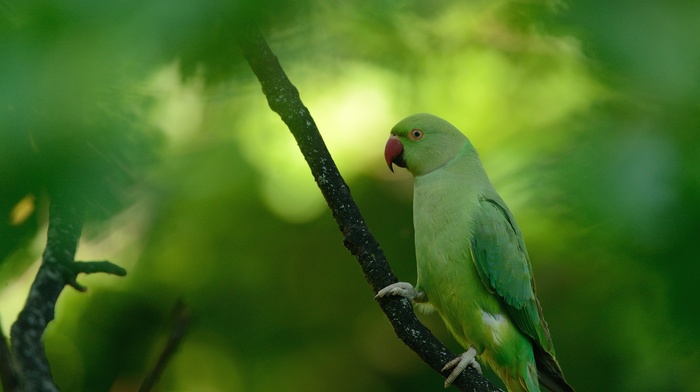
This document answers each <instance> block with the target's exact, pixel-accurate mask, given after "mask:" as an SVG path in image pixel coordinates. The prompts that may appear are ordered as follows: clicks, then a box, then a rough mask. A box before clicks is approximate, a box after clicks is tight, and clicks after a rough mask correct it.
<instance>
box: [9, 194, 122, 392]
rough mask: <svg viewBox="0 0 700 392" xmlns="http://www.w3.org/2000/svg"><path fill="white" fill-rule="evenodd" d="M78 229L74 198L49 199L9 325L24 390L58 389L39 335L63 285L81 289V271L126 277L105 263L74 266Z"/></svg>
mask: <svg viewBox="0 0 700 392" xmlns="http://www.w3.org/2000/svg"><path fill="white" fill-rule="evenodd" d="M82 228H83V211H82V208H81V206H80V203H78V202H76V198H75V197H68V196H63V197H61V196H58V195H52V198H51V207H50V210H49V228H48V233H47V241H46V249H45V250H44V255H43V258H42V262H41V267H40V268H39V272H38V273H37V275H36V277H35V278H34V282H33V283H32V287H31V289H30V291H29V297H28V298H27V302H26V303H25V305H24V309H22V311H21V312H20V314H19V316H18V317H17V321H15V323H14V324H13V325H12V329H11V339H12V354H13V359H14V364H15V370H16V373H17V377H18V379H19V383H20V386H21V389H22V390H23V391H32V392H33V391H58V388H57V387H56V385H55V384H54V382H53V379H52V377H51V369H50V367H49V362H48V360H47V359H46V353H45V352H44V345H43V343H42V336H43V334H44V330H45V329H46V326H47V325H48V323H49V322H51V320H53V318H54V311H55V307H56V301H57V300H58V296H59V295H60V294H61V291H63V287H64V286H66V285H71V286H72V287H74V288H76V289H78V290H81V291H84V290H85V288H84V287H83V286H80V285H79V284H78V283H77V281H76V278H77V275H78V273H81V272H105V273H109V274H113V275H121V276H123V275H125V274H126V271H125V270H124V269H123V268H121V267H118V266H116V265H114V264H112V263H109V262H90V263H79V262H75V261H74V259H75V251H76V249H77V247H78V240H79V239H80V234H81V232H82Z"/></svg>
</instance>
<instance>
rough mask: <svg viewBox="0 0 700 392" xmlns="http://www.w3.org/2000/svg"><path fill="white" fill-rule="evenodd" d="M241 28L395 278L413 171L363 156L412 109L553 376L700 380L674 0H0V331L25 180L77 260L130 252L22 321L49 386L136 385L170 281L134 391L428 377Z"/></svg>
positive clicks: (402, 387) (682, 9)
mask: <svg viewBox="0 0 700 392" xmlns="http://www.w3.org/2000/svg"><path fill="white" fill-rule="evenodd" d="M250 20H254V21H257V23H258V24H259V25H260V26H261V28H262V30H263V31H264V33H265V35H266V36H267V38H268V41H269V42H270V45H271V47H272V49H273V51H274V52H275V53H276V54H277V55H278V57H279V58H280V61H281V63H282V65H283V67H284V68H285V70H286V72H287V73H288V75H289V77H290V79H291V80H292V82H293V83H295V85H296V86H297V87H298V89H299V90H300V93H301V97H302V99H303V100H304V102H305V103H306V105H307V106H308V107H309V109H310V111H311V113H312V115H313V116H314V118H315V119H316V121H317V123H318V125H319V128H320V129H321V132H322V134H323V137H324V138H325V140H326V143H327V145H328V147H329V149H330V151H331V154H332V155H333V156H334V158H335V159H336V162H337V164H338V166H339V169H340V171H341V173H342V174H343V175H344V177H345V178H346V180H347V181H348V182H349V184H350V187H351V189H352V192H353V196H354V197H355V199H356V201H357V203H358V204H359V206H360V208H361V210H362V212H363V214H364V216H365V218H366V220H367V222H368V224H369V226H370V228H371V230H372V232H373V234H374V235H375V236H376V237H377V239H378V240H379V242H380V243H381V245H382V247H383V249H384V251H385V253H386V255H387V256H388V258H389V260H390V263H391V265H392V267H393V269H394V271H395V272H396V274H397V275H398V276H399V278H400V279H402V280H406V281H414V280H415V265H414V263H415V261H414V254H413V251H414V249H413V240H412V220H411V219H412V218H411V189H412V183H411V178H410V177H409V175H408V174H407V173H406V172H405V171H401V172H398V173H396V174H392V173H391V172H389V171H388V170H387V169H386V166H385V164H384V161H383V156H382V152H383V147H384V142H385V140H386V138H387V136H388V132H389V129H390V128H391V127H392V126H393V124H394V123H396V122H397V121H398V120H400V119H401V118H403V117H405V116H406V115H409V114H412V113H414V112H432V113H435V114H437V115H440V116H442V117H444V118H446V119H448V120H449V121H451V122H452V123H454V124H455V125H456V126H457V127H458V128H460V129H461V130H462V131H464V132H465V134H467V135H468V136H469V137H470V139H471V140H472V142H473V144H474V145H475V146H477V148H478V149H479V151H480V154H481V157H482V161H483V163H484V166H485V167H486V170H487V172H488V173H489V174H490V176H491V179H492V181H493V182H494V184H495V186H496V188H497V189H498V190H499V192H500V193H501V195H502V196H503V198H504V199H505V200H506V202H507V203H508V205H509V206H510V209H511V210H512V211H513V212H514V214H515V216H516V218H517V219H518V221H519V223H520V226H521V227H522V229H523V231H524V234H525V237H526V242H527V244H528V248H529V251H530V255H531V258H532V261H533V266H534V270H535V275H536V279H537V284H538V291H539V297H540V300H541V302H542V304H543V308H544V314H545V316H546V319H547V321H548V322H549V325H550V328H551V330H552V335H553V339H554V342H555V345H556V347H557V353H558V358H559V361H560V363H561V364H562V367H563V369H564V371H565V373H566V375H567V378H568V379H569V381H570V382H571V383H572V385H574V386H575V387H576V389H577V391H662V390H674V391H697V390H700V373H699V372H698V369H700V336H699V334H698V332H697V331H699V330H700V306H699V305H698V301H699V300H700V295H699V291H698V287H699V285H700V280H699V279H698V276H699V275H700V263H699V261H700V260H699V259H698V254H700V246H699V244H700V240H699V238H700V237H699V234H700V230H699V229H698V222H700V139H699V138H698V131H700V71H699V70H700V38H699V37H700V3H697V2H681V1H661V0H657V1H653V0H641V1H617V2H611V1H602V0H594V1H546V0H543V1H515V0H512V1H511V0H496V1H493V0H489V1H486V0H472V1H456V0H455V1H448V0H444V1H434V2H425V1H418V0H415V1H412V0H409V1H404V2H395V1H373V2H362V1H317V0H306V1H286V2H285V1H271V0H268V1H262V2H249V3H248V2H245V1H242V0H232V1H217V0H206V1H199V2H184V1H183V2H180V1H175V2H173V1H164V0H151V1H135V0H126V1H118V2H117V1H107V2H95V1H87V0H68V1H62V2H52V1H47V0H26V1H23V2H9V1H2V2H0V213H2V216H3V217H2V219H0V221H1V222H0V225H1V226H0V230H1V231H0V322H1V323H2V328H3V331H4V332H5V334H8V331H9V328H10V325H11V323H12V322H13V321H14V319H15V318H16V316H17V313H18V312H19V310H20V309H21V306H22V305H23V301H24V299H25V298H26V295H27V292H28V288H29V285H30V283H31V280H32V278H33V276H34V274H35V273H36V270H37V268H38V264H37V263H38V260H39V259H40V255H41V252H42V250H43V246H44V243H45V230H46V224H47V208H48V197H47V192H51V191H56V190H60V189H62V188H64V187H65V188H70V189H73V190H79V191H80V192H81V193H82V194H84V195H85V196H86V198H87V200H88V202H89V216H88V220H87V222H86V225H85V229H84V236H83V238H82V240H81V244H80V248H79V252H78V258H79V259H81V260H101V259H109V260H111V261H113V262H115V263H117V264H119V265H121V266H124V267H126V268H127V269H128V271H129V274H128V276H127V277H125V278H116V277H110V276H85V277H81V278H80V281H81V282H82V283H83V284H85V285H87V286H88V287H89V291H88V292H87V293H84V294H83V293H77V292H75V291H74V290H71V289H67V290H65V291H64V293H63V294H62V296H61V298H60V300H59V303H58V308H57V319H56V320H55V321H54V322H53V323H52V324H51V325H50V327H49V328H48V330H47V333H46V336H45V341H46V346H47V351H48V356H49V360H50V362H51V364H52V369H53V372H54V375H55V379H56V381H57V383H58V384H59V386H60V387H61V388H62V390H65V391H133V390H136V389H137V386H138V385H139V384H140V382H141V380H142V379H143V378H144V376H145V374H146V372H147V371H148V368H149V367H150V366H151V365H152V364H153V362H154V361H155V358H156V357H157V356H158V354H159V353H160V350H161V349H162V346H163V344H164V342H165V340H166V336H167V334H168V331H169V325H170V323H171V319H170V312H171V309H172V307H173V306H174V304H175V303H176V301H177V300H178V299H182V300H183V301H185V303H186V304H187V305H188V306H189V308H190V310H191V314H192V322H191V327H190V329H189V331H188V334H187V336H186V338H185V340H184V342H183V344H182V346H181V348H180V350H179V351H178V353H177V354H176V356H175V357H174V358H173V360H172V362H171V363H170V364H169V366H168V368H167V370H166V372H165V374H164V375H163V378H162V379H161V382H160V383H159V385H158V388H157V390H158V391H269V390H275V389H284V390H291V391H328V390H335V391H423V390H436V391H437V390H442V380H441V378H440V376H439V375H437V374H435V373H434V372H432V371H431V370H430V369H428V368H427V366H425V365H424V364H422V363H421V362H420V361H419V360H418V359H417V357H416V356H415V355H414V354H413V353H412V352H411V351H409V350H408V349H407V348H405V347H404V346H403V345H402V343H401V342H400V341H399V340H398V339H397V338H396V337H395V336H394V334H393V331H392V330H391V327H390V325H389V323H388V321H387V320H386V319H385V318H384V316H383V314H382V313H381V312H380V310H379V307H378V306H377V304H376V303H375V302H374V301H373V299H372V293H371V291H370V289H369V286H368V285H367V284H366V283H365V281H364V278H363V276H362V274H361V271H360V269H359V267H358V266H357V264H356V262H355V260H354V259H353V258H352V257H351V256H350V255H349V253H348V252H347V251H346V250H345V249H344V247H343V245H342V237H341V235H340V233H339V232H338V230H337V227H336V225H335V223H334V222H333V220H332V218H331V216H330V213H329V212H328V211H327V208H326V207H325V205H324V202H323V200H322V198H321V196H320V193H319V192H318V190H317V188H316V186H315V183H314V182H313V179H312V177H311V175H310V173H309V170H308V168H307V166H306V164H305V162H304V161H303V159H302V157H301V154H300V153H299V151H298V149H297V147H296V145H295V143H294V141H293V139H292V137H291V134H289V132H288V130H287V129H286V127H285V126H284V124H283V123H282V122H281V121H280V120H279V118H278V117H277V116H276V115H275V114H274V113H272V112H271V111H270V110H269V108H268V107H267V105H266V101H265V98H264V96H263V95H262V93H261V91H260V87H259V85H258V84H257V81H256V79H255V78H254V76H253V75H252V72H251V71H250V70H249V69H248V67H247V65H246V64H245V62H244V61H243V60H242V58H241V56H240V54H239V52H238V50H237V48H236V41H235V37H236V34H237V29H238V26H240V25H241V22H242V21H250ZM47 190H48V191H47ZM421 318H422V320H424V322H425V323H426V324H427V325H428V326H429V327H430V328H431V329H432V330H433V331H434V333H435V334H436V335H437V336H438V337H439V338H440V339H441V340H443V341H444V342H446V343H447V344H448V346H450V347H451V348H452V349H453V350H454V351H459V350H460V348H459V347H458V345H457V344H456V343H455V342H454V341H453V340H452V339H451V338H450V336H449V334H448V333H447V332H446V330H445V328H444V327H443V325H442V323H441V321H440V320H439V319H438V317H437V316H421ZM492 379H493V377H492Z"/></svg>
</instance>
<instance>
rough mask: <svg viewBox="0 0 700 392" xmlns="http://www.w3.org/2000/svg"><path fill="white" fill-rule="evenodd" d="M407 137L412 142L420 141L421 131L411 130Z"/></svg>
mask: <svg viewBox="0 0 700 392" xmlns="http://www.w3.org/2000/svg"><path fill="white" fill-rule="evenodd" d="M409 136H410V137H411V139H413V140H420V139H421V138H422V137H423V131H421V130H420V129H418V128H414V129H412V130H411V133H410V134H409Z"/></svg>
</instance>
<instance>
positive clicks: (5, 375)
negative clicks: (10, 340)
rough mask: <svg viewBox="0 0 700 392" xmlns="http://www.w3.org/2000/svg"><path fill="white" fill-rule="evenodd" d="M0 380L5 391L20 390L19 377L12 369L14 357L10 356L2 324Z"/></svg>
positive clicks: (0, 330)
mask: <svg viewBox="0 0 700 392" xmlns="http://www.w3.org/2000/svg"><path fill="white" fill-rule="evenodd" d="M0 380H1V381H2V390H3V391H5V392H17V391H19V385H17V377H16V376H15V372H14V371H13V370H12V357H11V356H10V348H9V346H8V345H7V338H5V332H3V330H2V325H0Z"/></svg>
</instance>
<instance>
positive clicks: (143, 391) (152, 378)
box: [139, 301, 190, 392]
mask: <svg viewBox="0 0 700 392" xmlns="http://www.w3.org/2000/svg"><path fill="white" fill-rule="evenodd" d="M173 318H174V325H173V328H172V330H171V331H170V335H169V336H168V341H167V342H166V343H165V347H163V351H162V352H161V353H160V356H159V357H158V361H156V364H155V365H154V366H153V368H152V369H151V371H150V372H148V374H147V375H146V378H145V379H144V380H143V384H141V388H139V392H149V391H150V390H151V389H152V388H153V386H154V385H155V384H156V382H158V379H159V378H160V376H161V374H163V371H164V370H165V367H166V366H167V365H168V362H169V361H170V359H171V358H172V357H173V354H175V352H176V351H177V348H178V347H179V346H180V343H181V342H182V339H183V338H184V337H185V332H187V327H188V326H189V323H190V311H189V309H188V308H187V306H186V305H185V303H184V302H182V301H178V302H177V303H176V304H175V308H174V309H173Z"/></svg>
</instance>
